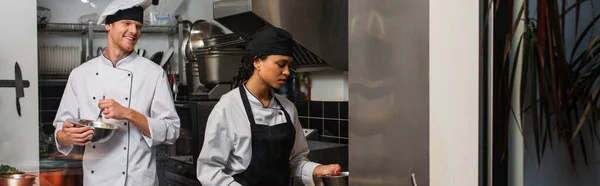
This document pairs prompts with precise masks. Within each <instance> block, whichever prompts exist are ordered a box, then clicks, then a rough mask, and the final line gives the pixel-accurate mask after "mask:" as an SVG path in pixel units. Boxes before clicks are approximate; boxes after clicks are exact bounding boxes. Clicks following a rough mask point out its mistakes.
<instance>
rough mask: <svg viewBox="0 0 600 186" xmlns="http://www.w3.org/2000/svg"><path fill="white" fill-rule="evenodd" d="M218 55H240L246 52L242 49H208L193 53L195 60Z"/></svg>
mask: <svg viewBox="0 0 600 186" xmlns="http://www.w3.org/2000/svg"><path fill="white" fill-rule="evenodd" d="M216 54H222V55H226V54H235V55H240V54H244V50H243V49H241V48H219V49H206V50H196V51H194V52H193V55H194V57H195V58H199V57H202V56H205V55H216Z"/></svg>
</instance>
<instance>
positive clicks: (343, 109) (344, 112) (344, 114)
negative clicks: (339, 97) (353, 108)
mask: <svg viewBox="0 0 600 186" xmlns="http://www.w3.org/2000/svg"><path fill="white" fill-rule="evenodd" d="M340 119H348V102H340Z"/></svg>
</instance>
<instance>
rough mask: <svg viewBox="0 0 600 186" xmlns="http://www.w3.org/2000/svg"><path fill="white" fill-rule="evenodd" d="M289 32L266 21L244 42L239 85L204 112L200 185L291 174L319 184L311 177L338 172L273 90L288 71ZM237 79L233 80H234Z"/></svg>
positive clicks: (264, 183) (279, 184)
mask: <svg viewBox="0 0 600 186" xmlns="http://www.w3.org/2000/svg"><path fill="white" fill-rule="evenodd" d="M292 47H293V40H292V36H291V35H290V34H289V33H288V32H286V31H285V30H283V29H280V28H277V27H273V26H265V27H263V28H261V29H260V30H258V31H257V33H256V34H255V35H254V37H253V39H252V41H250V42H249V43H248V45H247V46H246V52H245V55H244V57H243V58H242V65H241V67H240V71H239V72H238V81H240V82H241V83H240V84H239V87H238V88H235V89H234V90H231V91H230V92H228V93H227V94H225V95H223V96H222V97H221V99H220V100H219V102H218V103H217V104H216V105H215V107H214V109H213V110H212V112H211V113H210V115H209V117H208V122H207V124H206V131H205V136H204V144H203V146H202V150H201V152H200V155H199V157H198V163H197V164H198V167H197V177H198V180H199V181H200V183H202V185H203V186H239V185H244V186H287V185H288V184H289V183H290V181H291V180H290V178H291V177H293V178H296V179H299V180H301V181H302V182H303V183H304V184H305V185H309V186H310V185H315V184H317V185H320V184H321V182H320V179H314V180H313V178H315V177H318V176H321V175H324V174H336V172H339V171H340V166H339V165H338V164H332V165H320V164H318V163H314V162H310V161H309V160H308V159H307V158H306V156H307V155H308V152H309V148H308V145H307V143H306V139H305V138H304V135H303V131H302V126H301V125H300V122H299V120H298V113H297V112H296V107H295V106H294V104H293V103H292V102H291V101H289V100H287V99H286V98H285V97H283V96H281V95H278V94H276V93H274V92H273V88H277V89H279V88H281V87H282V86H283V85H284V84H285V82H286V79H287V77H288V76H289V74H290V72H289V64H290V63H292V60H293V59H292V57H291V56H292ZM236 84H237V83H236Z"/></svg>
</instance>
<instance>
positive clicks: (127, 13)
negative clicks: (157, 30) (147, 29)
mask: <svg viewBox="0 0 600 186" xmlns="http://www.w3.org/2000/svg"><path fill="white" fill-rule="evenodd" d="M124 19H128V20H134V21H138V22H140V23H144V8H142V7H141V6H134V7H131V8H128V9H123V10H119V11H117V12H116V13H115V14H113V15H109V16H106V21H105V22H106V23H105V24H111V23H114V22H117V21H120V20H124Z"/></svg>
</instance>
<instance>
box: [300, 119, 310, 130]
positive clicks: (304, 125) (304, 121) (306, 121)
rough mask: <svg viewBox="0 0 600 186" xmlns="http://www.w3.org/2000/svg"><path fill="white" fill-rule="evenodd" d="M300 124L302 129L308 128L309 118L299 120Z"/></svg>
mask: <svg viewBox="0 0 600 186" xmlns="http://www.w3.org/2000/svg"><path fill="white" fill-rule="evenodd" d="M299 119H300V124H302V128H308V118H299Z"/></svg>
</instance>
